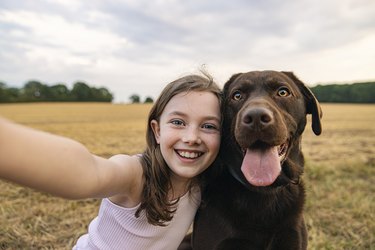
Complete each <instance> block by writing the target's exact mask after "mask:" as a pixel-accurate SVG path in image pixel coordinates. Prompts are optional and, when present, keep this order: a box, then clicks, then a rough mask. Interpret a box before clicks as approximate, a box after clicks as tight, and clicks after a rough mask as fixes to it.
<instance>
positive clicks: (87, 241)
mask: <svg viewBox="0 0 375 250" xmlns="http://www.w3.org/2000/svg"><path fill="white" fill-rule="evenodd" d="M200 199H201V197H200V191H199V189H197V188H196V189H193V190H192V191H191V193H190V194H189V193H187V194H185V195H184V196H182V197H181V198H180V201H179V203H178V207H177V211H176V213H175V215H174V217H173V219H172V221H170V222H169V223H168V224H167V226H165V227H161V226H154V225H151V224H149V223H148V222H147V218H146V215H145V213H144V211H142V212H141V214H140V216H139V217H138V218H136V217H135V215H134V214H135V212H136V211H137V208H138V207H139V206H140V204H139V205H138V206H136V207H134V208H124V207H121V206H118V205H116V204H114V203H112V202H111V201H110V200H109V199H103V200H102V203H101V205H100V209H99V214H98V216H97V217H96V218H95V219H94V220H92V221H91V223H90V225H89V229H88V233H87V234H85V235H83V236H81V237H80V238H79V239H78V241H77V244H76V245H75V246H74V247H73V249H77V250H79V249H101V250H104V249H111V250H112V249H113V250H115V249H121V250H138V249H139V250H147V249H152V250H176V249H177V247H178V246H179V244H180V243H181V241H182V239H183V238H184V236H185V234H186V233H187V231H188V230H189V227H190V225H191V223H192V221H193V219H194V216H195V212H196V211H197V209H198V206H199V203H200Z"/></svg>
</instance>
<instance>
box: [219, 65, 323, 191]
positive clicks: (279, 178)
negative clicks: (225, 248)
mask: <svg viewBox="0 0 375 250" xmlns="http://www.w3.org/2000/svg"><path fill="white" fill-rule="evenodd" d="M307 114H311V115H312V129H313V131H314V133H315V134H316V135H319V134H320V133H321V123H320V118H321V116H322V112H321V108H320V105H319V103H318V101H317V100H316V98H315V97H314V95H313V94H312V92H311V91H310V90H309V89H308V88H307V87H306V86H305V84H304V83H302V82H301V81H300V80H299V79H297V77H295V76H294V74H293V73H291V72H276V71H254V72H248V73H239V74H235V75H233V76H232V77H231V78H230V79H229V80H228V82H227V83H226V84H225V86H224V124H223V140H222V146H221V157H222V159H223V160H224V162H225V163H226V165H227V166H228V168H229V171H230V172H231V173H232V175H233V176H234V177H235V178H236V179H238V180H239V181H240V182H242V183H243V184H244V185H246V186H247V187H250V188H254V187H261V188H262V189H264V187H274V186H280V185H285V184H287V183H291V182H296V181H297V180H298V179H299V177H300V175H301V174H302V172H303V156H302V153H301V150H300V140H301V134H302V133H303V131H304V128H305V125H306V115H307ZM258 189H259V188H258Z"/></svg>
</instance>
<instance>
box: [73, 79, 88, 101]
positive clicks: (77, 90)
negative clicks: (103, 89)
mask: <svg viewBox="0 0 375 250" xmlns="http://www.w3.org/2000/svg"><path fill="white" fill-rule="evenodd" d="M71 97H72V100H73V101H77V102H85V101H90V100H91V99H92V93H91V88H90V87H89V86H88V85H87V84H86V83H84V82H76V83H74V85H73V89H72V91H71Z"/></svg>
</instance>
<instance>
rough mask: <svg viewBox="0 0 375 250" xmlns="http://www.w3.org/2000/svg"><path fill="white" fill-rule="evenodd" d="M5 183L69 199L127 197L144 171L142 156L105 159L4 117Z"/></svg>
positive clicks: (0, 128) (0, 156) (1, 174)
mask: <svg viewBox="0 0 375 250" xmlns="http://www.w3.org/2000/svg"><path fill="white" fill-rule="evenodd" d="M0 178H4V179H7V180H10V181H13V182H16V183H19V184H21V185H25V186H28V187H31V188H35V189H37V190H40V191H45V192H48V193H51V194H54V195H57V196H61V197H64V198H69V199H80V198H90V197H109V196H113V195H117V194H124V195H127V194H128V193H130V192H131V190H132V189H133V188H134V187H135V186H138V185H139V183H140V181H141V178H142V171H141V168H139V162H138V160H137V159H136V157H131V156H125V155H122V156H120V155H119V156H115V157H112V158H111V159H109V160H108V159H104V158H101V157H98V156H95V155H93V154H91V153H90V152H89V151H88V150H87V148H86V147H84V146H83V145H82V144H80V143H78V142H76V141H74V140H71V139H68V138H65V137H61V136H56V135H52V134H49V133H45V132H42V131H38V130H34V129H32V128H28V127H25V126H22V125H18V124H15V123H12V122H10V121H8V120H5V119H2V118H1V117H0Z"/></svg>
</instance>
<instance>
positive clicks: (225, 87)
mask: <svg viewBox="0 0 375 250" xmlns="http://www.w3.org/2000/svg"><path fill="white" fill-rule="evenodd" d="M240 75H242V73H237V74H234V75H232V76H231V77H230V78H229V80H228V81H227V82H226V83H225V84H224V89H223V93H224V98H225V97H226V95H228V88H229V86H230V85H231V84H232V82H234V81H235V80H236V79H237V78H238V77H239V76H240Z"/></svg>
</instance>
